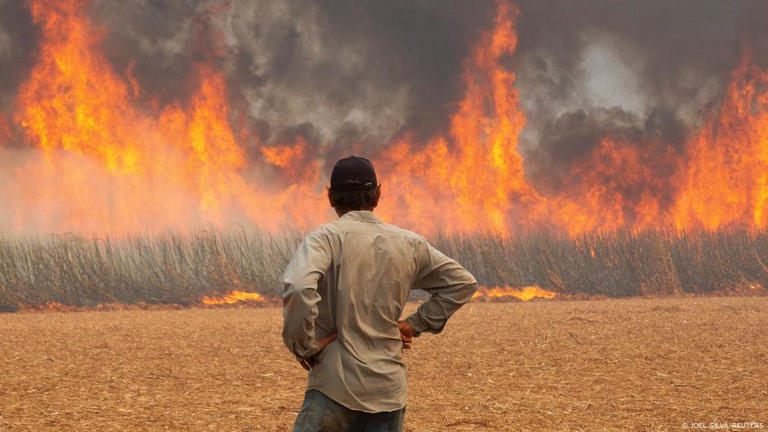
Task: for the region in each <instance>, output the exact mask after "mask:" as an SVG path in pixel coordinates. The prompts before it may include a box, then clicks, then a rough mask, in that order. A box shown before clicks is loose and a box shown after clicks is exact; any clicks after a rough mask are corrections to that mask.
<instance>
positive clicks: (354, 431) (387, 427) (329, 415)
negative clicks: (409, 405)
mask: <svg viewBox="0 0 768 432" xmlns="http://www.w3.org/2000/svg"><path fill="white" fill-rule="evenodd" d="M404 420H405V408H403V409H401V410H397V411H390V412H380V413H367V412H362V411H355V410H351V409H349V408H347V407H345V406H343V405H341V404H338V403H336V402H335V401H333V400H332V399H331V398H329V397H328V396H326V395H324V394H322V393H321V392H319V391H318V390H315V389H309V390H307V392H306V393H305V395H304V403H303V404H302V405H301V411H299V415H298V417H296V424H294V425H293V432H344V431H347V432H401V431H402V430H403V421H404Z"/></svg>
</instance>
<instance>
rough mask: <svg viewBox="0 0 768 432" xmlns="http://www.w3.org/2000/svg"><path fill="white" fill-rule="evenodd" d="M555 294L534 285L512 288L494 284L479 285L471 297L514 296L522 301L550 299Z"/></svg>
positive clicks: (498, 297) (501, 297)
mask: <svg viewBox="0 0 768 432" xmlns="http://www.w3.org/2000/svg"><path fill="white" fill-rule="evenodd" d="M556 296H557V293H556V292H554V291H547V290H545V289H542V288H540V287H538V286H536V285H532V286H527V287H523V288H519V289H518V288H512V287H509V286H506V285H505V286H496V287H493V288H486V287H480V288H478V289H477V291H476V292H475V295H474V296H472V298H473V299H477V298H480V299H489V300H490V299H504V298H516V299H518V300H522V301H528V300H531V299H534V298H543V299H552V298H555V297H556Z"/></svg>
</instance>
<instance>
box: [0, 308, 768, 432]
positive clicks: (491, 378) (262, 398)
mask: <svg viewBox="0 0 768 432" xmlns="http://www.w3.org/2000/svg"><path fill="white" fill-rule="evenodd" d="M411 308H412V307H411ZM280 326H281V318H280V309H278V308H275V307H270V308H260V309H259V308H251V309H217V310H207V309H187V310H178V311H173V310H168V311H117V312H77V313H18V314H5V315H0V430H2V431H22V430H23V431H26V430H29V431H43V430H77V431H110V430H139V431H141V430H193V431H203V430H214V431H261V430H269V431H284V430H289V429H290V427H291V425H292V422H293V420H294V418H295V416H296V412H297V410H298V408H299V405H300V403H301V398H302V395H303V391H304V383H305V373H304V371H303V369H302V368H301V367H299V365H298V364H296V363H295V362H294V361H293V359H292V357H291V356H290V355H289V354H288V352H287V351H286V350H285V349H284V348H283V346H282V344H281V340H280ZM767 330H768V298H677V299H634V300H600V301H559V302H530V303H506V304H480V303H476V304H470V305H468V306H467V307H466V308H464V309H462V310H461V311H459V313H457V315H456V316H455V317H454V319H453V320H452V322H449V324H448V326H447V327H446V330H445V331H444V333H443V334H441V335H438V336H434V335H425V336H423V337H421V338H419V339H418V340H417V341H416V342H417V343H416V344H415V346H414V349H413V350H411V351H410V352H407V353H406V361H407V363H408V364H409V366H410V372H409V381H410V393H409V398H408V413H407V417H406V430H408V431H454V430H456V431H459V430H531V431H539V430H559V431H580V430H683V423H684V422H688V423H693V422H699V423H704V424H703V425H702V424H698V425H695V426H699V427H701V426H704V427H706V428H710V427H711V426H720V427H721V428H720V429H719V430H728V429H723V428H722V426H723V424H722V423H721V422H727V423H728V427H729V428H731V429H730V430H736V428H735V427H733V426H740V425H738V424H737V425H731V423H733V422H757V423H762V427H763V428H764V429H765V430H768V337H767V336H766V334H767V333H766V332H767ZM711 422H718V424H717V425H710V423H711ZM742 426H749V425H742ZM752 426H755V427H759V426H760V425H759V424H753V425H752ZM747 430H754V429H747Z"/></svg>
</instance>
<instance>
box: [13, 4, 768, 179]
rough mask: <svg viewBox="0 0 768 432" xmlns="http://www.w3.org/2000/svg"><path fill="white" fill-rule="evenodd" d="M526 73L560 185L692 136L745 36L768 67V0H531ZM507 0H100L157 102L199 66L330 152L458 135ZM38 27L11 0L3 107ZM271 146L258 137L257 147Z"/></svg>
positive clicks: (528, 140) (95, 12) (287, 129)
mask: <svg viewBox="0 0 768 432" xmlns="http://www.w3.org/2000/svg"><path fill="white" fill-rule="evenodd" d="M515 4H516V5H517V6H518V8H519V10H520V17H519V19H518V20H517V25H516V27H517V31H518V38H519V45H518V49H517V52H516V53H515V55H514V57H513V59H512V60H511V61H510V62H509V65H508V66H509V67H511V68H512V70H513V71H514V72H516V74H517V86H518V89H519V93H520V98H521V107H522V108H523V110H524V111H525V113H526V117H527V119H528V125H527V127H526V130H525V131H524V134H523V136H522V140H521V148H522V151H523V152H524V155H525V156H526V168H527V170H528V172H529V175H530V176H531V178H532V179H533V180H534V181H535V182H538V183H541V184H542V185H543V186H544V187H553V188H557V187H558V184H559V183H560V182H562V181H563V178H562V176H564V175H565V174H564V173H566V172H567V170H568V167H569V165H570V164H571V163H573V161H574V160H576V159H578V158H579V157H581V156H582V155H583V154H585V153H587V152H588V151H589V150H590V149H591V148H593V147H594V146H595V145H596V144H597V143H599V141H600V139H601V137H604V136H614V137H619V138H626V139H627V140H633V141H634V142H637V143H639V144H638V145H642V144H641V143H642V142H644V141H647V140H649V139H653V140H655V141H656V142H658V141H662V142H664V143H666V145H670V146H680V145H681V143H682V142H683V141H684V140H685V137H686V136H687V134H688V133H689V132H690V130H692V129H693V128H695V127H697V126H698V125H700V124H701V123H702V121H703V119H704V118H705V116H706V114H707V113H708V112H710V111H711V110H712V109H713V107H716V106H717V104H718V102H719V100H720V99H721V98H722V95H723V93H724V91H725V88H726V86H727V83H728V80H729V74H730V72H731V70H732V69H733V68H734V67H735V66H736V64H737V62H738V60H739V58H740V57H741V55H742V53H743V50H744V47H745V46H750V47H751V49H752V52H753V61H754V62H755V63H756V64H757V65H759V66H763V67H765V66H767V65H768V64H767V63H768V59H766V58H764V57H765V56H763V55H762V53H763V52H765V51H766V49H768V26H765V25H764V23H763V22H762V21H763V20H764V18H765V17H766V16H768V2H766V1H762V0H754V1H725V0H685V1H668V0H644V1H635V0H582V1H573V0H519V1H517V2H515ZM495 8H496V5H495V3H494V2H493V1H486V0H465V1H449V0H444V1H436V0H433V1H426V0H423V1H413V0H408V1H405V0H402V1H386V2H382V1H378V0H368V1H351V0H348V1H333V0H320V1H309V0H304V1H299V0H280V1H252V0H229V1H217V2H213V1H191V0H166V1H152V0H123V1H119V2H118V1H114V0H95V1H93V3H92V4H91V5H90V7H89V8H88V13H89V14H90V16H91V17H92V19H93V22H94V23H96V24H97V25H99V26H101V27H103V28H104V29H105V30H106V35H105V36H104V37H103V39H102V41H101V46H102V48H103V51H104V53H105V55H106V57H107V59H108V60H109V61H110V62H111V63H112V64H113V67H114V69H115V70H116V71H118V73H125V71H127V70H129V69H130V70H131V73H132V74H133V75H134V76H135V77H136V79H137V80H138V82H139V84H140V87H141V88H142V98H144V99H145V100H147V101H148V100H150V99H151V100H159V101H160V102H161V103H162V104H167V103H173V102H181V103H183V102H184V101H185V98H186V97H188V96H189V94H190V93H191V89H192V86H193V85H194V84H193V82H194V80H193V74H194V70H195V67H194V65H195V64H196V63H198V62H201V61H206V62H213V63H215V64H216V66H217V67H218V68H219V70H222V71H223V72H224V73H225V76H226V79H227V82H228V85H229V92H230V95H229V96H230V99H231V105H232V107H233V111H235V112H238V113H243V114H244V118H245V121H246V122H247V123H248V126H249V127H250V128H251V129H252V130H254V131H256V133H257V135H258V137H259V139H258V141H259V142H260V144H259V145H276V144H285V143H288V142H290V141H291V140H293V139H295V138H296V137H297V136H300V137H302V138H304V139H305V140H306V141H307V142H309V143H311V148H312V149H313V150H314V152H315V154H316V155H322V157H324V158H326V159H327V160H328V161H333V160H335V159H336V158H338V157H340V156H344V155H346V154H348V153H351V152H356V153H364V154H369V155H373V156H375V154H376V153H377V152H379V151H381V150H382V149H384V148H386V147H387V146H388V145H389V144H390V143H391V142H392V140H394V139H396V138H397V137H399V136H401V135H403V134H405V133H409V134H411V136H412V137H413V139H414V141H416V142H424V141H426V140H427V139H428V138H429V137H432V136H434V135H436V134H439V133H440V132H441V131H445V130H446V128H447V125H448V122H449V118H450V114H451V113H452V112H453V111H454V110H455V108H456V105H457V103H458V102H459V101H460V99H461V97H462V95H463V92H464V85H463V82H462V79H461V73H462V67H461V64H462V61H463V59H464V58H466V57H467V55H468V53H469V52H470V50H471V48H472V46H473V44H474V43H475V42H476V40H477V39H478V36H479V35H480V33H481V32H483V31H487V30H489V29H490V28H491V27H492V25H493V18H494V15H495ZM39 33H40V32H39V29H38V28H37V27H36V26H35V25H34V24H33V23H32V22H31V18H30V16H29V12H28V10H27V9H26V7H25V5H24V3H23V2H22V1H20V0H0V74H1V76H2V80H0V106H1V107H2V109H3V111H4V112H6V114H8V113H10V112H11V111H12V109H13V107H12V104H13V99H14V95H15V93H16V90H17V89H18V86H19V84H20V83H21V82H23V80H24V79H25V77H26V74H27V72H28V71H29V68H30V67H31V65H32V64H33V62H34V58H35V55H36V51H37V50H36V47H37V42H38V40H39V37H40V35H39ZM244 145H245V146H246V148H248V149H249V151H250V152H252V153H251V154H252V155H253V157H258V151H255V150H257V149H256V148H255V146H256V144H255V143H244Z"/></svg>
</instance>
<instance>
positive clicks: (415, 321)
mask: <svg viewBox="0 0 768 432" xmlns="http://www.w3.org/2000/svg"><path fill="white" fill-rule="evenodd" d="M405 320H406V321H407V322H408V324H410V325H411V327H413V328H414V330H416V334H414V336H419V335H421V333H423V332H425V331H427V330H429V329H430V327H429V325H428V324H427V323H426V322H424V320H423V319H421V317H420V316H419V313H418V312H416V313H414V314H413V315H411V316H409V317H408V318H406V319H405Z"/></svg>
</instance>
